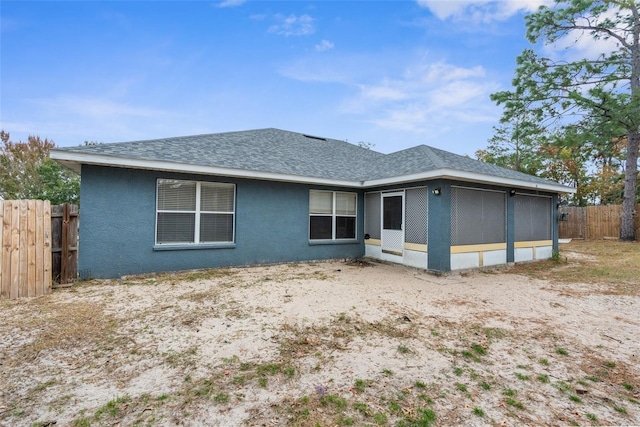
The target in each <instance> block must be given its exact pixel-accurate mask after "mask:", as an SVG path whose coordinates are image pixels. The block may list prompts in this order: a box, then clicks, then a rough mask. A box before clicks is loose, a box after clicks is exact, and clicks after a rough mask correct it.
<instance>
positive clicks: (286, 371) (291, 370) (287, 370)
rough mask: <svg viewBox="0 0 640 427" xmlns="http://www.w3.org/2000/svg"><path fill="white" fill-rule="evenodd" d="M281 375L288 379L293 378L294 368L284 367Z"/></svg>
mask: <svg viewBox="0 0 640 427" xmlns="http://www.w3.org/2000/svg"><path fill="white" fill-rule="evenodd" d="M282 373H283V374H285V375H286V376H287V377H288V378H293V377H294V376H295V374H296V367H295V366H293V365H287V366H285V367H284V369H283V371H282Z"/></svg>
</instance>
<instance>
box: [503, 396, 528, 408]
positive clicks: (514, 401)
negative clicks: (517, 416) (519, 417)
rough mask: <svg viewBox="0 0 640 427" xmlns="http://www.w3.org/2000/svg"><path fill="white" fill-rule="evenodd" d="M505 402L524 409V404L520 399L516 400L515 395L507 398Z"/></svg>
mask: <svg viewBox="0 0 640 427" xmlns="http://www.w3.org/2000/svg"><path fill="white" fill-rule="evenodd" d="M505 403H506V404H507V405H509V406H513V407H514V408H517V409H524V404H523V403H522V402H520V401H518V400H515V399H514V398H513V397H508V398H507V399H506V400H505Z"/></svg>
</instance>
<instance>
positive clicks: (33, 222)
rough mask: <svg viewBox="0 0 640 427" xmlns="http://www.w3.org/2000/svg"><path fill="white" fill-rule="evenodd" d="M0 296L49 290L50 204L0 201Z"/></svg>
mask: <svg viewBox="0 0 640 427" xmlns="http://www.w3.org/2000/svg"><path fill="white" fill-rule="evenodd" d="M0 223H1V224H2V227H1V229H0V248H1V251H2V254H1V256H0V299H14V298H20V297H35V296H39V295H44V294H49V293H51V204H50V203H49V201H46V200H45V201H43V200H0Z"/></svg>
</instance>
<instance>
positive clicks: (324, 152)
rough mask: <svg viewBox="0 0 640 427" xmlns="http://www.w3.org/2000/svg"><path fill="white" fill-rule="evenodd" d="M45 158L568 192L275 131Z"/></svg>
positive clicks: (420, 150) (429, 152)
mask: <svg viewBox="0 0 640 427" xmlns="http://www.w3.org/2000/svg"><path fill="white" fill-rule="evenodd" d="M51 158H53V159H55V160H57V161H59V162H60V163H62V164H65V165H66V166H68V167H70V168H72V169H74V170H76V171H78V172H79V171H80V165H81V164H97V165H106V166H119V167H133V168H143V169H159V170H172V171H184V172H194V173H209V174H214V175H227V176H237V177H248V178H258V179H272V180H282V181H294V182H296V181H297V182H306V183H313V182H317V183H324V184H335V185H347V186H354V187H367V186H372V185H382V184H385V183H397V182H408V181H412V180H420V179H432V178H438V177H443V178H452V179H462V180H477V181H481V182H492V183H501V182H502V181H506V182H503V184H505V185H512V186H520V187H524V188H531V187H533V188H540V189H547V190H553V191H560V192H572V191H573V189H572V188H570V187H565V186H562V185H560V184H558V183H555V182H553V181H549V180H545V179H542V178H538V177H535V176H532V175H527V174H523V173H520V172H515V171H512V170H508V169H504V168H501V167H498V166H495V165H491V164H488V163H483V162H480V161H477V160H473V159H471V158H469V157H465V156H460V155H457V154H454V153H450V152H447V151H444V150H439V149H437V148H433V147H429V146H426V145H420V146H417V147H413V148H410V149H407V150H402V151H398V152H395V153H391V154H383V153H379V152H376V151H373V150H370V149H366V148H362V147H359V146H356V145H353V144H350V143H348V142H346V141H340V140H336V139H330V138H323V137H318V136H312V135H306V134H302V133H297V132H290V131H285V130H280V129H273V128H269V129H257V130H248V131H240V132H225V133H216V134H207V135H193V136H183V137H175V138H163V139H154V140H146V141H133V142H121V143H112V144H97V145H87V146H78V147H66V148H58V149H55V150H52V151H51ZM483 177H484V179H482V178H483Z"/></svg>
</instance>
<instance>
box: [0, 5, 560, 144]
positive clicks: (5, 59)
mask: <svg viewBox="0 0 640 427" xmlns="http://www.w3.org/2000/svg"><path fill="white" fill-rule="evenodd" d="M540 4H549V1H548V0H522V1H517V0H516V1H506V0H504V1H488V0H479V1H471V0H469V1H467V0H448V1H429V0H420V1H302V0H299V1H285V2H280V1H241V0H225V1H195V2H188V1H186V2H171V1H164V2H155V1H135V2H127V1H107V2H93V1H85V2H56V1H45V2H31V1H15V2H14V1H2V2H1V3H0V8H1V9H0V15H1V24H2V29H1V41H0V43H1V45H0V47H1V63H0V71H1V74H0V84H1V86H0V93H1V95H0V97H1V98H0V102H1V104H0V127H1V128H2V129H3V130H5V131H7V132H10V133H11V137H12V140H14V141H17V140H25V139H26V137H27V136H28V135H39V136H41V137H43V138H44V137H46V138H49V139H52V140H54V141H55V143H56V144H57V145H58V146H74V145H79V144H82V143H83V141H98V142H121V141H133V140H140V139H152V138H161V137H169V136H180V135H193V134H201V133H216V132H225V131H236V130H247V129H257V128H265V127H275V128H280V129H285V130H292V131H297V132H302V133H307V134H313V135H321V136H325V137H330V138H336V139H341V140H347V141H349V142H352V143H358V142H360V141H363V142H367V143H370V144H373V145H374V147H373V149H375V150H377V151H381V152H383V153H389V152H393V151H398V150H402V149H405V148H408V147H411V146H415V145H418V144H427V145H431V146H434V147H438V148H442V149H445V150H449V151H452V152H455V153H458V154H468V155H471V156H473V154H474V152H475V151H476V150H477V149H479V148H483V147H485V146H486V145H487V139H488V138H490V137H491V135H492V126H494V125H496V124H497V122H498V119H499V117H500V113H501V109H500V108H499V107H497V106H495V105H494V104H493V103H492V102H491V101H490V99H489V95H490V94H491V93H493V92H496V91H498V90H504V89H508V88H509V87H510V81H511V78H512V76H513V70H514V66H515V57H516V56H517V55H518V54H519V53H520V52H521V51H522V49H524V48H525V47H529V44H528V43H527V41H526V40H525V38H524V31H525V29H524V20H523V16H524V14H525V13H527V12H528V11H531V10H535V8H537V6H539V5H540Z"/></svg>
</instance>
